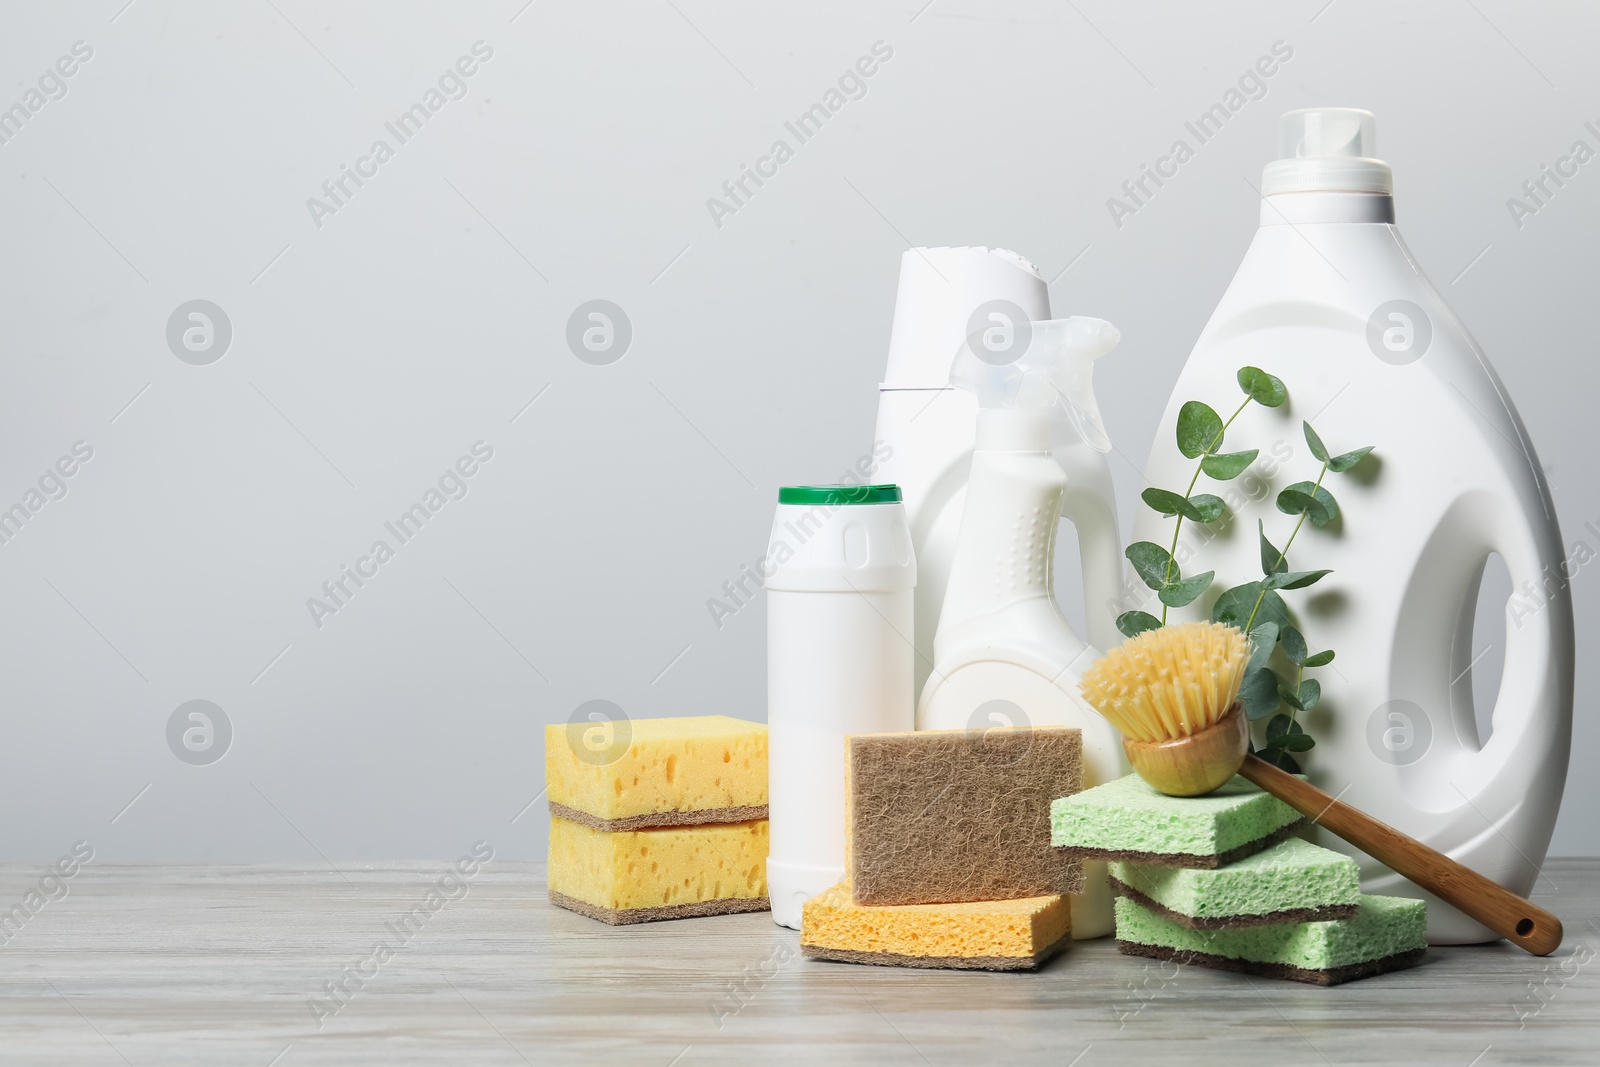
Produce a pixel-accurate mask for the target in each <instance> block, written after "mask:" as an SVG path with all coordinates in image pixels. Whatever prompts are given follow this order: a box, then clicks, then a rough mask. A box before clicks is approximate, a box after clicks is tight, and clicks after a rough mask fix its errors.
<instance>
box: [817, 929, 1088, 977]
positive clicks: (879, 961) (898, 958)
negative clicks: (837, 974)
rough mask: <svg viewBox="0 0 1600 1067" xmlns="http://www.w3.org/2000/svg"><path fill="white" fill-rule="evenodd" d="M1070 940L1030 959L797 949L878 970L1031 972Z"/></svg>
mask: <svg viewBox="0 0 1600 1067" xmlns="http://www.w3.org/2000/svg"><path fill="white" fill-rule="evenodd" d="M1071 940H1072V933H1071V931H1068V932H1067V933H1065V934H1063V935H1061V937H1060V938H1058V939H1057V940H1056V941H1055V943H1054V944H1051V945H1047V946H1045V947H1044V948H1042V949H1040V950H1039V951H1038V952H1035V953H1034V954H1033V955H1031V956H902V955H900V954H899V953H897V952H859V951H855V950H852V949H842V948H823V947H822V946H820V945H806V944H802V945H801V946H800V954H801V955H802V956H805V957H807V958H808V959H813V960H834V961H836V962H838V963H872V964H876V965H878V966H880V967H929V968H936V969H942V970H955V971H1032V970H1036V969H1038V967H1039V965H1040V964H1042V963H1043V962H1044V961H1045V960H1047V959H1049V958H1050V957H1051V956H1054V955H1055V954H1056V953H1058V952H1060V951H1061V950H1062V949H1063V948H1065V947H1066V946H1067V943H1068V942H1070V941H1071Z"/></svg>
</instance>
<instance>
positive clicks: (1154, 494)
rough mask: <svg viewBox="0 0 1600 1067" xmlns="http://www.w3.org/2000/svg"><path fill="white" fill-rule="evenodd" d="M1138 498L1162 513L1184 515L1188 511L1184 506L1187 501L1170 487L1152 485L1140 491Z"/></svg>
mask: <svg viewBox="0 0 1600 1067" xmlns="http://www.w3.org/2000/svg"><path fill="white" fill-rule="evenodd" d="M1139 499H1140V500H1143V501H1144V502H1145V503H1146V504H1148V505H1150V507H1151V508H1153V509H1154V510H1156V511H1157V512H1160V513H1161V514H1162V515H1185V514H1186V513H1187V511H1188V509H1187V508H1186V507H1185V506H1184V505H1186V504H1187V503H1188V501H1187V500H1185V499H1184V498H1183V497H1182V495H1180V494H1178V493H1174V492H1173V491H1172V490H1170V489H1157V488H1155V487H1154V486H1152V487H1151V488H1149V489H1146V490H1145V491H1144V492H1142V493H1140V494H1139Z"/></svg>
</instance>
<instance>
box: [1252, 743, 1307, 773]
mask: <svg viewBox="0 0 1600 1067" xmlns="http://www.w3.org/2000/svg"><path fill="white" fill-rule="evenodd" d="M1261 758H1262V759H1264V760H1266V761H1267V762H1268V763H1270V764H1272V765H1273V766H1274V767H1277V768H1278V769H1279V770H1282V771H1287V772H1288V773H1290V774H1299V773H1300V763H1299V761H1298V760H1296V759H1295V758H1294V757H1293V756H1291V755H1289V753H1287V752H1285V751H1284V750H1283V749H1281V748H1276V749H1270V750H1265V749H1264V750H1263V751H1262V756H1261Z"/></svg>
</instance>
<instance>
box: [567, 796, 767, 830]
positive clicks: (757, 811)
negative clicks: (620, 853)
mask: <svg viewBox="0 0 1600 1067" xmlns="http://www.w3.org/2000/svg"><path fill="white" fill-rule="evenodd" d="M550 814H551V815H554V816H557V817H558V818H562V819H568V820H570V821H572V822H575V823H582V824H583V825H584V826H587V827H589V828H590V829H593V830H605V831H607V832H615V831H617V830H654V829H657V828H658V827H662V826H703V825H705V824H707V823H724V822H751V821H753V820H755V819H765V818H766V817H767V806H766V805H765V804H746V805H743V806H741V807H737V808H706V809H705V810H703V811H655V812H646V813H645V814H643V815H629V816H627V817H626V818H621V819H602V818H600V817H599V816H598V815H590V814H589V813H588V812H586V811H579V810H578V809H577V808H569V807H568V806H567V805H565V804H557V803H556V802H555V801H553V800H552V801H551V802H550Z"/></svg>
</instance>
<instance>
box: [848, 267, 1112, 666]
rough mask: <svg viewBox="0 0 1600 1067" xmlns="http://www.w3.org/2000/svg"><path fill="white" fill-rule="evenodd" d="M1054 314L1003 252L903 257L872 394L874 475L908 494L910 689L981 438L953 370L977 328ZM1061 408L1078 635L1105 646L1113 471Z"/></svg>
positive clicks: (1035, 280)
mask: <svg viewBox="0 0 1600 1067" xmlns="http://www.w3.org/2000/svg"><path fill="white" fill-rule="evenodd" d="M1049 317H1050V293H1049V289H1048V287H1047V286H1046V285H1045V281H1044V279H1043V278H1042V277H1040V275H1039V270H1038V268H1037V267H1035V266H1034V265H1033V264H1032V263H1030V262H1028V261H1027V260H1026V259H1024V258H1023V257H1022V256H1019V255H1017V254H1016V253H1015V252H1010V251H1007V250H1005V249H1003V248H992V249H991V248H913V249H910V250H909V251H907V252H906V253H905V254H904V255H902V256H901V257H900V282H899V289H898V291H897V293H896V295H895V305H894V324H893V326H892V328H891V330H890V334H889V357H888V366H887V369H886V370H885V372H884V376H883V384H882V385H881V386H879V391H878V424H877V433H876V439H877V441H879V442H882V444H883V445H885V446H887V448H886V451H887V452H888V457H887V458H886V459H885V460H884V461H883V464H882V466H881V467H879V468H878V470H877V472H876V477H878V478H879V479H881V480H882V481H885V482H893V483H895V484H896V485H899V486H900V488H901V490H902V492H903V493H904V494H905V505H906V514H907V517H908V519H909V521H910V524H911V541H912V545H913V547H914V549H915V552H916V557H917V569H918V574H919V578H918V582H917V592H916V653H917V655H916V688H915V690H914V693H915V694H920V693H921V692H922V687H923V685H924V683H925V682H926V681H927V679H928V674H929V672H930V671H931V670H932V668H933V635H934V631H935V630H936V629H937V628H938V625H939V612H940V609H941V607H942V606H943V604H944V591H945V585H946V583H947V581H948V579H949V576H950V564H951V561H952V559H953V558H954V557H955V549H956V536H957V533H958V532H959V530H960V527H961V514H962V510H963V505H964V502H965V499H966V491H967V474H968V471H969V469H970V467H971V464H972V448H973V442H974V438H975V435H976V431H977V421H978V405H977V402H976V401H975V400H974V399H973V395H972V394H971V393H970V392H967V391H966V390H963V389H958V388H956V387H955V386H953V385H951V384H950V367H951V363H952V361H953V360H954V359H955V357H956V353H957V352H958V351H959V350H960V349H961V348H962V347H963V345H965V344H966V343H967V338H968V335H969V333H971V332H972V331H973V330H974V328H978V329H982V330H995V331H1002V332H1003V331H1008V330H1010V331H1017V330H1023V329H1026V323H1027V322H1028V321H1029V320H1034V319H1048V318H1049ZM1095 445H1096V442H1091V441H1088V440H1086V439H1085V438H1084V435H1083V431H1082V430H1081V429H1080V427H1079V426H1078V425H1077V424H1076V423H1075V422H1074V421H1073V420H1072V419H1070V418H1069V417H1068V416H1067V414H1066V412H1064V411H1061V410H1057V411H1056V412H1055V413H1054V415H1053V416H1052V419H1051V447H1052V450H1053V451H1054V453H1055V456H1056V459H1057V460H1058V461H1059V462H1060V464H1061V466H1062V467H1063V468H1064V469H1065V470H1066V471H1067V475H1068V485H1067V489H1066V491H1065V495H1064V498H1063V501H1062V512H1063V514H1064V515H1065V516H1066V517H1067V518H1068V519H1070V520H1071V521H1072V522H1073V524H1074V526H1075V527H1076V529H1077V534H1078V549H1079V558H1080V560H1081V563H1082V582H1083V592H1084V602H1085V620H1086V624H1085V630H1086V636H1087V637H1088V639H1089V641H1090V642H1091V643H1092V644H1095V645H1097V646H1099V647H1101V648H1108V647H1110V646H1111V645H1112V644H1115V643H1116V642H1118V641H1120V640H1121V636H1120V635H1119V634H1118V633H1117V629H1116V614H1117V604H1118V598H1119V597H1120V595H1121V588H1120V584H1121V579H1122V568H1123V562H1122V544H1121V539H1120V535H1119V533H1118V529H1117V512H1116V500H1115V497H1114V495H1113V493H1112V487H1111V470H1110V467H1109V465H1108V464H1107V463H1106V457H1105V455H1104V454H1103V451H1104V449H1103V448H1101V449H1097V448H1096V447H1095Z"/></svg>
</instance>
